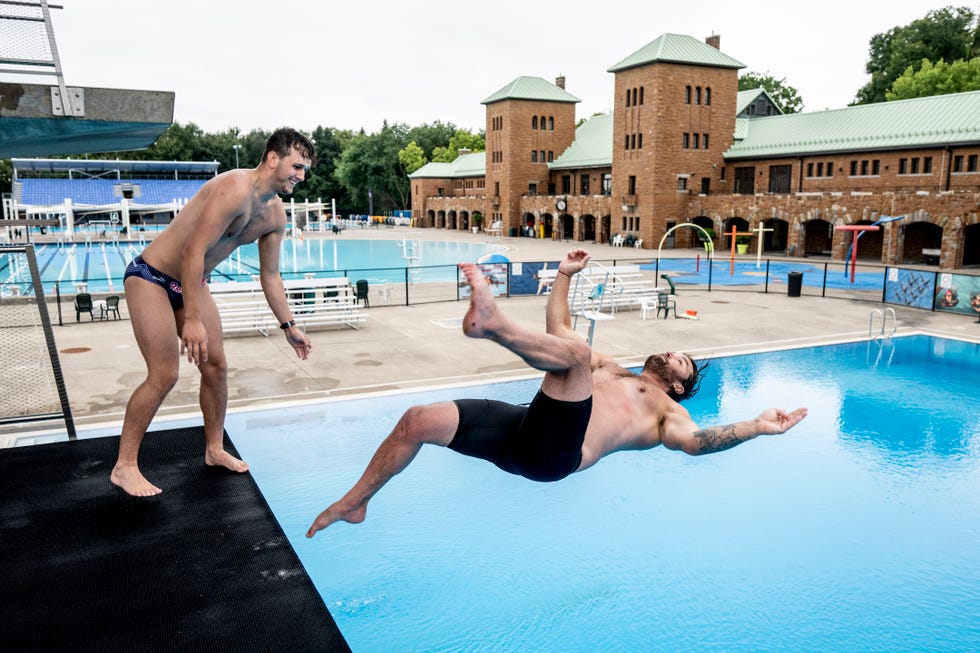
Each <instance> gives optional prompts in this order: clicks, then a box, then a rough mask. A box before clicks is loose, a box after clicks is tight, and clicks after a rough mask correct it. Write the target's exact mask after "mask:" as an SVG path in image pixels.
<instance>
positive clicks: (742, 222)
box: [721, 217, 749, 250]
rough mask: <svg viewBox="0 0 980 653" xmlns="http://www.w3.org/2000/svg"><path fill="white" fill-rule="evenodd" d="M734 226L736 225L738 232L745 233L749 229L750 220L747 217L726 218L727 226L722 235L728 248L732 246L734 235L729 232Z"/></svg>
mask: <svg viewBox="0 0 980 653" xmlns="http://www.w3.org/2000/svg"><path fill="white" fill-rule="evenodd" d="M732 227H735V232H736V233H744V232H747V231H748V230H749V221H748V220H746V219H745V218H735V217H732V218H727V219H726V220H725V227H724V229H723V232H724V233H722V234H721V235H722V241H721V242H722V245H723V246H724V248H725V249H726V250H728V249H731V247H732V237H731V236H729V235H728V234H729V233H731V231H732Z"/></svg>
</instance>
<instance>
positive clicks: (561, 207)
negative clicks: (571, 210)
mask: <svg viewBox="0 0 980 653" xmlns="http://www.w3.org/2000/svg"><path fill="white" fill-rule="evenodd" d="M555 206H556V207H557V208H558V210H559V211H564V210H565V209H567V208H568V202H566V201H565V199H564V198H562V199H560V200H558V201H557V202H555Z"/></svg>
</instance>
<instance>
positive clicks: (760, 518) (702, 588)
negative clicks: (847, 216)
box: [227, 335, 980, 653]
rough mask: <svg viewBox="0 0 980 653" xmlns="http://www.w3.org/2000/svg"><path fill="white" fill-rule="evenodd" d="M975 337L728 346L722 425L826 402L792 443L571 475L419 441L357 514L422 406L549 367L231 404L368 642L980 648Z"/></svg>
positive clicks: (503, 395) (489, 393)
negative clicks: (346, 519)
mask: <svg viewBox="0 0 980 653" xmlns="http://www.w3.org/2000/svg"><path fill="white" fill-rule="evenodd" d="M978 379H980V345H978V344H974V343H966V342H962V341H956V340H948V339H941V338H935V337H931V336H924V335H915V336H905V337H901V338H896V339H894V340H886V341H883V342H858V343H850V344H841V345H833V346H821V347H811V348H804V349H795V350H787V351H776V352H769V353H762V354H751V355H743V356H733V357H725V358H719V359H716V360H714V361H713V362H712V365H711V367H710V368H709V372H708V374H707V376H706V378H705V381H704V384H703V386H702V390H701V393H700V395H699V396H698V397H696V398H695V399H694V400H692V401H690V402H688V403H687V404H686V405H687V407H688V409H689V410H690V411H691V413H692V415H693V416H694V418H695V420H696V421H698V422H699V423H701V424H703V425H709V424H716V423H727V422H732V421H737V420H740V419H745V418H750V417H754V416H755V415H757V414H758V413H759V412H760V411H761V410H763V409H764V408H766V407H769V406H781V407H785V408H795V407H797V406H807V407H809V409H810V414H809V417H808V418H807V419H806V420H804V421H803V422H802V423H801V424H800V425H798V426H797V427H796V428H795V429H793V430H792V431H790V432H789V433H787V434H785V435H782V436H769V437H766V436H763V437H760V438H758V439H757V440H755V441H753V442H749V443H747V444H744V445H742V446H740V447H737V448H735V449H733V450H731V451H728V452H724V453H720V454H715V455H710V456H704V457H699V458H693V457H688V456H685V455H684V454H681V453H678V452H670V451H666V450H663V449H654V450H652V451H647V452H625V453H618V454H614V455H612V456H611V457H609V458H607V459H605V460H603V461H601V462H600V463H599V464H597V465H596V466H595V467H593V468H592V469H589V470H587V471H586V472H583V473H581V474H575V475H573V476H571V477H570V478H568V479H566V480H564V481H561V482H559V483H554V484H537V483H532V482H530V481H527V480H525V479H522V478H518V477H514V476H509V475H506V474H504V473H503V472H501V471H500V470H498V469H497V468H496V467H494V466H493V465H491V464H489V463H486V462H483V461H480V460H474V459H469V458H465V457H463V456H460V455H458V454H455V453H453V452H450V451H447V450H443V449H439V448H436V447H429V448H423V451H422V452H421V453H420V455H419V456H418V457H417V458H416V460H415V462H414V463H413V464H412V465H411V466H409V468H408V469H407V470H406V471H405V472H403V473H402V474H401V475H400V476H397V477H395V479H394V480H392V482H391V483H389V485H388V486H387V487H385V488H384V489H383V490H382V491H381V492H380V493H379V494H378V495H377V496H376V497H375V499H374V500H373V502H372V503H371V504H370V505H369V507H368V515H367V520H366V521H365V522H364V523H362V524H359V525H356V526H352V525H349V524H344V523H340V524H335V525H333V526H331V527H330V528H328V529H327V530H326V531H323V532H321V533H320V534H319V535H318V536H317V537H316V538H314V539H312V540H307V539H306V538H305V537H304V533H305V531H306V529H307V527H308V526H309V524H310V522H311V521H312V520H313V518H314V517H315V516H316V515H317V514H318V513H319V511H320V510H322V509H323V508H325V507H326V506H327V505H328V504H329V503H331V502H332V501H333V500H334V499H336V498H338V497H339V496H340V495H341V494H343V493H344V492H345V491H346V490H347V489H348V488H349V487H350V486H351V485H352V484H353V483H354V482H355V481H356V480H357V478H358V477H359V475H360V473H361V471H362V470H363V468H364V466H365V465H366V464H367V462H368V460H369V458H370V457H371V455H372V454H373V452H374V450H375V448H376V447H377V445H378V444H379V443H380V442H381V440H382V439H383V438H384V437H385V436H386V435H387V433H388V431H389V430H390V429H391V427H392V426H393V425H394V423H395V421H396V420H397V418H398V417H399V416H400V414H401V412H402V411H403V410H404V409H405V408H407V407H408V406H410V405H413V404H417V403H426V402H430V401H436V400H442V399H451V398H455V397H492V398H497V399H502V400H505V401H514V402H518V403H520V402H526V401H529V400H530V398H531V396H532V394H533V393H534V391H535V390H536V388H537V386H538V381H537V380H523V381H514V382H507V383H495V384H492V385H479V386H468V387H455V388H443V389H438V390H433V391H427V392H417V393H403V394H397V395H394V394H392V395H386V396H380V397H378V396H375V397H371V398H370V399H355V400H342V401H336V402H327V403H323V402H321V403H317V404H304V405H297V406H294V407H291V408H288V409H283V408H277V409H275V410H268V411H252V412H241V413H234V414H231V415H229V418H228V424H227V429H228V432H229V433H230V434H231V436H232V439H233V440H234V442H235V444H236V446H237V447H238V449H239V451H240V452H241V453H242V454H243V455H244V457H245V458H246V459H247V460H248V461H249V463H250V464H251V468H252V473H253V474H254V476H255V478H256V481H257V482H258V484H259V487H260V488H261V490H262V492H263V494H264V495H265V497H266V499H267V501H268V502H269V504H270V505H271V507H272V509H273V511H274V512H275V514H276V515H277V518H278V519H279V521H280V523H281V525H282V527H283V529H284V530H285V532H286V534H287V536H288V537H289V539H290V541H291V543H292V545H293V547H294V548H295V549H296V551H297V552H298V553H299V555H300V558H301V559H302V561H303V564H304V565H305V567H306V569H307V570H308V572H309V574H310V576H311V577H312V578H313V581H314V583H315V584H316V586H317V588H318V590H319V591H320V593H321V595H322V596H323V598H324V601H325V602H326V604H327V606H328V607H329V609H330V611H331V613H332V614H333V616H334V618H335V619H336V621H337V623H338V625H339V626H340V629H341V631H342V632H343V634H344V636H345V638H346V639H347V641H348V642H349V643H350V645H351V648H352V649H353V650H354V651H358V653H369V652H372V651H377V652H388V651H403V652H408V651H427V652H435V651H447V652H448V651H486V652H488V653H489V652H498V651H563V652H572V653H574V652H583V653H584V652H589V653H592V652H594V651H604V652H606V651H623V652H635V651H671V652H674V651H705V650H714V651H753V652H755V651H857V650H860V651H896V650H907V651H913V650H914V651H954V650H956V651H959V650H978V649H980V546H978V545H977V542H978V536H980V532H978V525H980V381H978Z"/></svg>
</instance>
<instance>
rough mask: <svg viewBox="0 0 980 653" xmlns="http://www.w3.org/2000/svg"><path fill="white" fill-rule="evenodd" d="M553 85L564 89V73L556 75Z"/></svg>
mask: <svg viewBox="0 0 980 653" xmlns="http://www.w3.org/2000/svg"><path fill="white" fill-rule="evenodd" d="M555 86H557V87H558V88H560V89H564V88H565V76H564V75H558V77H556V78H555Z"/></svg>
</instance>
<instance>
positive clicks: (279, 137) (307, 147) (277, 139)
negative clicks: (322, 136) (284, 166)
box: [262, 127, 316, 165]
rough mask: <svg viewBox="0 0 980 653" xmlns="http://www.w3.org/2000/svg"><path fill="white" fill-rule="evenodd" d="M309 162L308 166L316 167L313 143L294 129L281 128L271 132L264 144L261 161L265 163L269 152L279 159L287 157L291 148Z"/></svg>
mask: <svg viewBox="0 0 980 653" xmlns="http://www.w3.org/2000/svg"><path fill="white" fill-rule="evenodd" d="M294 147H295V148H296V149H297V150H299V153H300V154H302V155H303V156H305V157H306V158H307V159H309V160H310V165H316V152H315V151H314V149H313V142H312V141H310V139H308V138H307V137H306V136H304V135H303V134H301V133H299V132H298V131H296V130H295V129H291V128H289V127H281V128H279V129H277V130H276V131H274V132H272V135H271V136H269V140H267V141H266V142H265V151H264V152H263V153H262V160H263V161H265V160H266V159H267V158H268V156H269V153H270V152H275V153H276V154H278V155H279V156H281V157H284V158H285V157H287V156H289V151H290V150H291V149H293V148H294Z"/></svg>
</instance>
